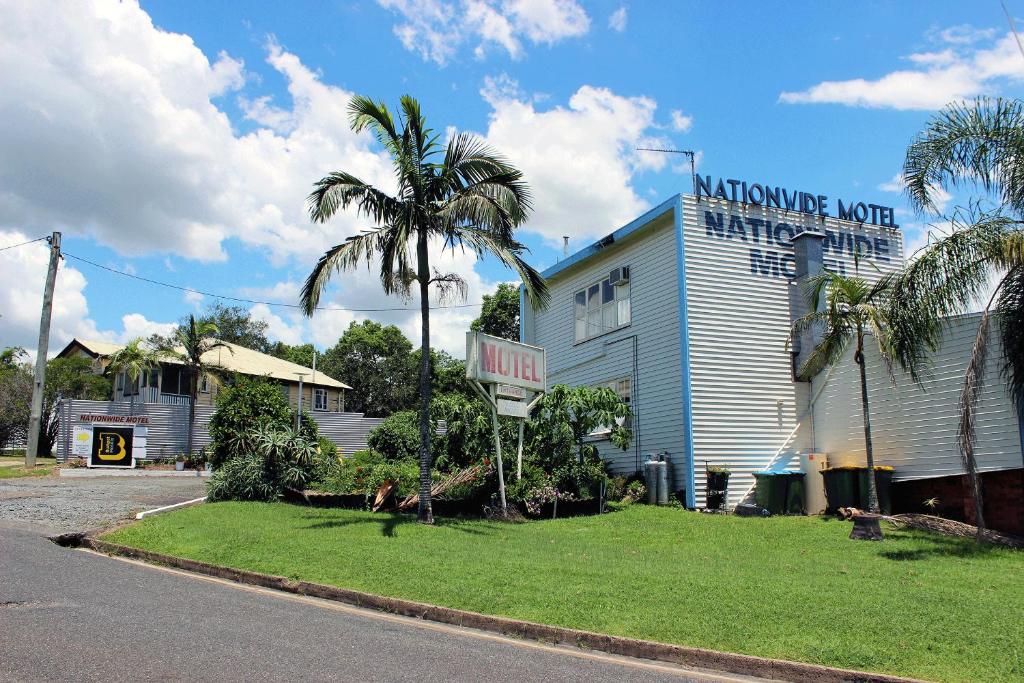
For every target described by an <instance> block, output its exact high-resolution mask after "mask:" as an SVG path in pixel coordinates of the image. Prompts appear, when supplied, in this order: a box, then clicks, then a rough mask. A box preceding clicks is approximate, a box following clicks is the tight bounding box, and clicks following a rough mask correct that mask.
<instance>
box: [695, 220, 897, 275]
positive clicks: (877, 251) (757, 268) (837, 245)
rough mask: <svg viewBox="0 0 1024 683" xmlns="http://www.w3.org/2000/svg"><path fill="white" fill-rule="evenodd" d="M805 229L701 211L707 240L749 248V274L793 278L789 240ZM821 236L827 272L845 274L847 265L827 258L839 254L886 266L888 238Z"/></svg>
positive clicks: (839, 233)
mask: <svg viewBox="0 0 1024 683" xmlns="http://www.w3.org/2000/svg"><path fill="white" fill-rule="evenodd" d="M805 230H807V228H805V227H804V226H802V225H792V224H790V223H785V222H777V223H772V221H770V220H768V219H765V218H755V217H752V216H738V215H736V214H732V213H730V214H724V213H721V212H717V211H707V210H705V211H704V232H705V234H706V235H707V236H708V237H712V238H715V239H720V240H732V241H736V242H744V243H746V244H749V245H751V248H750V273H751V275H761V276H764V277H786V278H794V277H796V260H795V259H794V257H793V254H792V251H791V250H792V246H793V243H792V240H793V238H794V237H795V236H796V235H798V234H800V233H802V232H804V231H805ZM824 233H825V242H824V244H823V245H822V246H823V251H824V254H825V267H826V268H829V269H830V270H835V271H837V272H840V273H844V274H845V272H846V266H845V264H844V263H843V262H842V261H841V260H838V259H837V258H829V255H833V256H835V257H838V256H839V255H841V254H846V255H848V256H853V255H855V254H856V255H857V256H859V257H861V258H866V259H869V260H872V261H880V262H882V263H889V260H890V249H891V245H890V243H889V238H888V237H869V236H867V235H863V234H857V233H855V232H853V231H851V230H830V229H828V228H826V229H825V230H824Z"/></svg>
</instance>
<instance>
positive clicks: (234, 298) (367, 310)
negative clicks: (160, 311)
mask: <svg viewBox="0 0 1024 683" xmlns="http://www.w3.org/2000/svg"><path fill="white" fill-rule="evenodd" d="M41 239H46V238H45V237H43V238H41ZM35 241H38V240H35ZM26 244H27V243H26ZM16 246H17V245H16ZM61 253H62V255H64V256H69V257H71V258H73V259H75V260H76V261H81V262H82V263H88V264H89V265H90V266H95V267H96V268H101V269H103V270H106V271H109V272H111V273H116V274H118V275H123V276H124V277H130V278H132V279H133V280H141V281H142V282H148V283H149V284H151V285H159V286H160V287H169V288H171V289H177V290H178V291H180V292H189V293H191V294H201V295H203V296H208V297H211V298H213V299H224V300H226V301H237V302H239V303H243V304H263V305H265V306H281V307H283V308H302V306H300V305H299V304H288V303H284V302H283V301H258V300H256V299H243V298H241V297H237V296H225V295H223V294H215V293H213V292H204V291H203V290H201V289H192V288H191V287H182V286H181V285H175V284H172V283H170V282H161V281H160V280H153V279H151V278H148V277H142V276H141V275H133V274H132V273H126V272H124V271H123V270H117V269H116V268H111V267H109V266H104V265H102V264H99V263H96V262H95V261H90V260H89V259H87V258H83V257H81V256H76V255H74V254H70V253H68V252H66V251H63V252H61ZM474 306H483V303H479V304H451V305H449V306H431V307H430V309H431V310H437V309H443V308H472V307H474ZM316 310H318V311H348V312H349V313H384V312H387V311H417V310H419V307H418V306H416V307H414V308H410V307H408V306H404V307H394V308H340V307H336V306H317V309H316Z"/></svg>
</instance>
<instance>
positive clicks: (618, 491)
mask: <svg viewBox="0 0 1024 683" xmlns="http://www.w3.org/2000/svg"><path fill="white" fill-rule="evenodd" d="M628 485H629V481H628V480H627V479H626V478H625V477H624V476H622V475H621V474H620V475H619V476H617V477H610V478H609V479H608V487H607V488H606V489H605V499H606V500H610V501H612V502H616V503H617V502H618V501H620V500H622V498H623V496H625V495H626V486H628Z"/></svg>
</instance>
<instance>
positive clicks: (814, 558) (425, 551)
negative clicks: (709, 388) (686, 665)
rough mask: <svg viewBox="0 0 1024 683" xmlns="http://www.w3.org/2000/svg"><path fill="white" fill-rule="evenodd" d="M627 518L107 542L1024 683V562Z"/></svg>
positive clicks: (379, 523)
mask: <svg viewBox="0 0 1024 683" xmlns="http://www.w3.org/2000/svg"><path fill="white" fill-rule="evenodd" d="M849 533H850V525H849V523H844V522H838V521H828V520H824V519H818V518H808V517H776V518H771V519H759V518H738V517H732V516H723V515H700V514H697V513H691V512H683V511H681V510H678V509H666V508H652V507H647V506H632V507H629V508H627V509H625V510H623V511H621V512H616V513H611V514H607V515H603V516H601V517H578V518H575V519H563V520H551V521H543V522H531V523H528V524H516V525H513V524H502V523H497V522H488V521H483V520H471V521H455V520H445V521H440V522H439V523H438V524H437V525H436V526H435V527H432V528H431V527H425V526H422V525H419V524H416V523H415V520H414V518H412V517H408V516H401V515H386V514H373V513H366V512H355V511H347V510H321V509H312V508H305V507H299V506H293V505H286V504H263V503H216V504H208V505H202V506H199V507H194V508H187V509H183V510H180V511H176V512H173V513H169V514H165V515H158V516H154V517H150V518H149V519H146V520H144V521H143V522H141V523H138V524H134V525H132V526H129V527H125V528H122V529H120V530H117V531H115V532H113V533H112V534H110V535H109V536H108V539H109V540H111V541H114V542H117V543H123V544H125V545H130V546H135V547H140V548H147V549H150V550H154V551H158V552H162V553H168V554H172V555H178V556H181V557H188V558H192V559H196V560H201V561H205V562H212V563H216V564H222V565H227V566H231V567H236V568H241V569H251V570H255V571H261V572H266V573H270V574H279V575H283V576H287V577H290V578H295V579H299V578H301V579H305V580H308V581H316V582H321V583H328V584H334V585H337V586H343V587H346V588H353V589H358V590H363V591H368V592H371V593H378V594H383V595H390V596H396V597H401V598H408V599H412V600H418V601H422V602H429V603H434V604H438V605H445V606H449V607H456V608H461V609H467V610H473V611H476V612H484V613H488V614H497V615H503V616H509V617H515V618H520V619H526V620H530V621H536V622H543V623H548V624H556V625H559V626H567V627H572V628H580V629H586V630H590V631H599V632H603V633H610V634H615V635H624V636H632V637H637V638H645V639H650V640H657V641H662V642H668V643H680V644H684V645H692V646H699V647H705V648H712V649H716V650H727V651H730V652H741V653H746V654H752V655H761V656H766V657H777V658H782V659H793V660H799V661H805V662H815V663H820V664H828V665H832V666H840V667H848V668H854V669H862V670H870V671H877V672H888V673H894V674H901V675H906V676H914V677H919V678H925V679H934V680H940V681H1006V680H1024V553H1021V552H1015V551H1009V550H1003V549H992V548H978V547H976V546H975V545H974V543H973V541H970V540H959V539H950V538H944V537H941V536H933V535H927V534H923V533H911V532H904V531H895V530H892V529H887V530H886V540H885V541H883V542H882V543H873V542H868V541H851V540H849V539H848V538H847V536H848V535H849Z"/></svg>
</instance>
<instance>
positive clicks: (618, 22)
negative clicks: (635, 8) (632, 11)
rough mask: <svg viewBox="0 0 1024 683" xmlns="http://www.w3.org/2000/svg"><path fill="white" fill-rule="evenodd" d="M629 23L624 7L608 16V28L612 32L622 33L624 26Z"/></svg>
mask: <svg viewBox="0 0 1024 683" xmlns="http://www.w3.org/2000/svg"><path fill="white" fill-rule="evenodd" d="M628 23H629V10H627V9H626V6H625V5H623V6H622V7H620V8H618V9H617V10H615V11H614V12H612V13H611V14H610V15H609V16H608V28H610V29H611V30H613V31H618V32H619V33H622V32H623V31H625V30H626V24H628Z"/></svg>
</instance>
